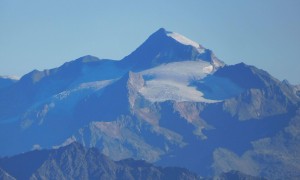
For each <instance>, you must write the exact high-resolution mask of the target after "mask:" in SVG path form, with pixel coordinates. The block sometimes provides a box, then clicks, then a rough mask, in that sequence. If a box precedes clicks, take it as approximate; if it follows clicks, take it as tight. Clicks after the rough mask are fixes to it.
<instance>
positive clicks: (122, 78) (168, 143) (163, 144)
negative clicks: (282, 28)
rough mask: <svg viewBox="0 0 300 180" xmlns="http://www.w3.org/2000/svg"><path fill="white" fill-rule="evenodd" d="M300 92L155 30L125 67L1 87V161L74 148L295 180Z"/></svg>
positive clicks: (104, 66) (28, 78) (81, 65)
mask: <svg viewBox="0 0 300 180" xmlns="http://www.w3.org/2000/svg"><path fill="white" fill-rule="evenodd" d="M1 86H2V85H1ZM299 90H300V88H299V86H295V85H292V84H290V83H288V82H287V81H279V80H277V79H276V78H274V77H272V76H271V75H270V74H268V73H267V72H266V71H264V70H261V69H258V68H256V67H254V66H250V65H246V64H244V63H240V64H236V65H226V64H225V63H224V62H222V61H221V60H219V59H218V58H217V57H216V56H215V54H214V53H213V52H212V51H211V50H209V49H206V48H204V47H203V46H201V45H199V44H198V43H196V42H194V41H192V40H190V39H187V38H186V37H184V36H182V35H180V34H178V33H174V32H169V31H166V30H165V29H159V30H158V31H157V32H155V33H154V34H152V35H151V36H150V37H149V38H148V39H147V40H146V41H145V42H144V43H143V44H142V45H141V46H140V47H138V48H137V49H136V50H135V51H133V52H132V53H131V54H129V55H128V56H126V57H124V58H123V59H122V60H119V61H116V60H108V59H98V58H96V57H93V56H84V57H81V58H79V59H76V60H74V61H71V62H67V63H65V64H63V65H62V66H60V67H58V68H54V69H50V70H44V71H38V70H34V71H32V72H30V73H28V74H26V75H24V76H23V77H22V78H21V79H20V80H18V81H17V82H13V83H10V84H8V85H5V86H2V87H1V88H0V142H1V143H0V155H2V156H6V155H14V154H18V153H20V152H26V151H29V150H31V149H37V148H51V147H60V146H65V145H68V144H70V143H72V142H74V141H77V142H79V143H81V144H83V145H84V146H85V147H97V148H98V149H99V150H100V151H101V153H103V154H105V155H106V156H108V157H110V158H112V159H113V160H115V161H119V160H122V159H126V158H134V159H141V160H146V161H148V162H151V163H154V164H156V165H160V166H178V167H184V168H187V169H189V170H191V171H194V172H197V173H198V174H200V175H202V176H213V175H219V174H222V173H224V172H234V171H239V172H242V173H245V174H249V175H252V176H263V177H266V178H268V179H297V178H299V177H300V159H299V157H298V155H299V150H300V141H299V140H300V130H299V129H300V127H299V126H300V114H299V113H300V111H299V110H300V109H299V102H300V96H299V94H300V91H299Z"/></svg>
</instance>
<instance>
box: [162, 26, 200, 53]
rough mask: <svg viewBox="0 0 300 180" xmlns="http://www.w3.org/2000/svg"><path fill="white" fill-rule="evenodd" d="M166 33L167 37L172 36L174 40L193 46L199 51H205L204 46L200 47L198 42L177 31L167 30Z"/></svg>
mask: <svg viewBox="0 0 300 180" xmlns="http://www.w3.org/2000/svg"><path fill="white" fill-rule="evenodd" d="M166 35H167V36H168V37H171V38H173V39H174V40H176V41H177V42H179V43H181V44H184V45H187V46H193V47H194V48H196V49H197V50H198V52H199V53H204V51H205V48H204V47H202V46H201V45H200V44H199V43H197V42H195V41H193V40H191V39H189V38H187V37H185V36H183V35H181V34H179V33H176V32H170V31H167V33H166Z"/></svg>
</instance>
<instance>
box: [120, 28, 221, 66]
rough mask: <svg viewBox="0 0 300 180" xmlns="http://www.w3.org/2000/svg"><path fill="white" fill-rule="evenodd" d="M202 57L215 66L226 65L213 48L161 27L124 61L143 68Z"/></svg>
mask: <svg viewBox="0 0 300 180" xmlns="http://www.w3.org/2000/svg"><path fill="white" fill-rule="evenodd" d="M200 59H201V60H204V61H207V62H209V63H211V64H213V65H214V67H222V66H223V65H224V63H223V62H222V61H220V60H219V59H217V58H216V57H215V55H214V54H213V52H212V51H211V50H209V49H205V48H204V47H202V46H201V45H200V44H198V43H196V42H194V41H192V40H190V39H188V38H186V37H184V36H183V35H180V34H178V33H175V32H170V31H167V30H165V29H164V28H160V29H159V30H158V31H156V32H155V33H153V34H152V35H151V36H150V37H149V38H148V39H147V40H146V41H145V42H144V43H143V44H142V45H141V46H139V47H138V48H137V49H136V50H135V51H134V52H132V53H131V54H130V55H128V56H126V57H125V58H124V59H123V60H122V61H123V63H125V64H127V63H128V64H129V66H133V67H134V69H137V70H141V69H146V68H150V67H154V66H158V65H160V64H163V63H170V62H178V61H190V60H193V61H196V60H200Z"/></svg>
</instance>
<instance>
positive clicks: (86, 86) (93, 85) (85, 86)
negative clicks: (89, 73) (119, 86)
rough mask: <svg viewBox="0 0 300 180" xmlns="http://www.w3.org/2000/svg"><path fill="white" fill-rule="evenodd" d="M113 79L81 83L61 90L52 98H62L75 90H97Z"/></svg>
mask: <svg viewBox="0 0 300 180" xmlns="http://www.w3.org/2000/svg"><path fill="white" fill-rule="evenodd" d="M113 81H114V80H104V81H94V82H88V83H82V84H80V85H78V86H77V87H75V88H74V89H69V90H66V91H63V92H61V93H59V94H57V95H55V96H54V98H56V99H59V100H62V99H65V98H67V97H68V96H70V95H71V94H74V93H76V92H81V91H83V90H91V91H97V90H99V89H102V88H104V87H106V86H107V85H109V84H111V83H112V82H113Z"/></svg>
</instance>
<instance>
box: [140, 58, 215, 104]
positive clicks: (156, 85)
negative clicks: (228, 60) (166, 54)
mask: <svg viewBox="0 0 300 180" xmlns="http://www.w3.org/2000/svg"><path fill="white" fill-rule="evenodd" d="M212 72H213V66H212V65H211V64H210V63H208V62H205V61H202V60H198V61H182V62H173V63H169V64H163V65H161V66H158V67H155V68H152V69H148V70H145V71H142V72H141V74H142V75H143V77H144V79H145V86H144V87H143V88H141V89H140V91H139V92H140V93H141V94H142V95H143V96H144V97H145V98H146V99H148V100H150V101H152V102H162V101H166V100H174V101H178V102H182V101H193V102H207V103H213V102H216V101H214V100H209V99H205V98H204V97H203V93H202V92H200V91H198V90H197V89H196V88H195V87H192V86H189V84H190V82H191V81H192V80H200V79H203V78H204V77H205V76H207V75H208V74H210V73H212Z"/></svg>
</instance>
